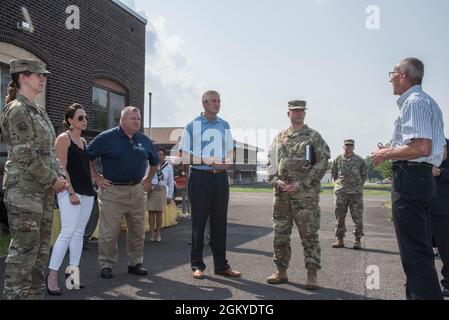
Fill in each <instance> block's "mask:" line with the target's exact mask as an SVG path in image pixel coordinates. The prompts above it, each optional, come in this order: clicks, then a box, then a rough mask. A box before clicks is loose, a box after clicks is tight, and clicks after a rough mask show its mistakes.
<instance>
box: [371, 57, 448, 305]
mask: <svg viewBox="0 0 449 320" xmlns="http://www.w3.org/2000/svg"><path fill="white" fill-rule="evenodd" d="M423 78H424V64H423V63H422V62H421V61H420V60H418V59H416V58H407V59H404V60H403V61H401V62H400V63H399V64H398V65H396V66H395V67H394V70H393V72H390V82H391V83H392V85H393V89H394V94H395V95H398V96H400V98H399V100H398V106H399V117H398V119H397V120H396V123H395V129H394V135H393V141H392V146H391V147H382V146H380V148H379V150H376V151H375V152H373V154H372V156H373V162H374V165H376V166H377V165H379V164H381V163H382V162H384V161H386V160H392V161H393V190H392V201H393V219H394V225H395V230H396V236H397V240H398V245H399V252H400V255H401V260H402V265H403V267H404V271H405V274H406V278H407V284H406V296H407V299H413V300H415V299H431V300H436V299H443V296H442V294H441V288H440V286H439V283H438V275H437V272H436V269H435V262H434V254H433V250H432V233H431V220H430V219H431V208H432V204H433V202H434V200H435V198H436V185H435V180H434V178H433V176H432V167H433V166H436V167H439V166H440V165H441V163H442V161H443V154H444V148H445V145H446V141H445V137H444V124H443V116H442V113H441V110H440V108H439V106H438V104H437V103H436V102H435V100H433V99H432V98H431V97H430V96H429V95H427V94H426V93H425V92H424V91H423V90H422V87H421V85H422V80H423Z"/></svg>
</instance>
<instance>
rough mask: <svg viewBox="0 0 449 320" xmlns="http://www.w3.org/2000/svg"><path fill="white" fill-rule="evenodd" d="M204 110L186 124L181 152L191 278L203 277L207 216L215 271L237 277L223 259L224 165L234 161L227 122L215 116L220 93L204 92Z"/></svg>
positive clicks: (226, 191) (226, 182) (226, 185)
mask: <svg viewBox="0 0 449 320" xmlns="http://www.w3.org/2000/svg"><path fill="white" fill-rule="evenodd" d="M202 100H203V107H204V113H202V114H201V115H200V116H199V117H197V118H196V119H195V120H193V121H192V122H190V123H188V124H187V126H186V128H185V130H184V134H183V138H182V141H181V146H180V151H181V152H182V158H183V163H184V164H189V165H192V172H191V175H190V179H189V197H190V202H191V206H192V251H191V265H192V271H193V277H194V278H195V279H204V270H205V269H206V265H205V264H204V260H203V248H204V229H205V227H206V223H207V220H208V218H210V237H211V239H210V246H211V249H212V254H213V258H214V267H215V274H217V275H222V276H228V277H240V276H241V273H240V272H238V271H235V270H232V268H231V266H230V265H229V264H228V261H227V260H226V233H227V215H228V204H229V178H228V174H227V172H226V167H227V166H228V165H230V164H232V163H233V159H234V139H233V138H232V133H231V129H230V126H229V123H227V122H226V121H225V120H223V119H221V118H219V117H218V116H217V115H218V113H219V112H220V108H221V99H220V94H219V93H218V92H216V91H208V92H206V93H205V94H204V95H203V99H202Z"/></svg>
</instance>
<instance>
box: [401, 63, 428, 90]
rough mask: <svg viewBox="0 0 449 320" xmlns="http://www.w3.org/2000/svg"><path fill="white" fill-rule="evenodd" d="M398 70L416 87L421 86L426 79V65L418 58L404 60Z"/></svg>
mask: <svg viewBox="0 0 449 320" xmlns="http://www.w3.org/2000/svg"><path fill="white" fill-rule="evenodd" d="M397 68H398V70H399V71H401V72H404V73H405V74H406V75H407V78H408V79H409V80H410V82H411V83H412V84H414V85H421V84H422V82H423V79H424V63H423V62H422V61H421V60H419V59H417V58H407V59H404V60H402V61H401V62H400V63H399V64H398V66H397Z"/></svg>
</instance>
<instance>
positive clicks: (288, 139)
mask: <svg viewBox="0 0 449 320" xmlns="http://www.w3.org/2000/svg"><path fill="white" fill-rule="evenodd" d="M308 151H309V155H307V153H308ZM329 158H330V149H329V146H328V145H327V143H326V142H325V141H324V139H323V138H322V137H321V135H320V134H319V133H318V132H317V131H315V130H312V129H310V128H309V127H308V126H307V125H306V126H304V128H302V129H301V130H298V131H294V130H292V129H291V128H289V129H287V130H285V131H282V132H281V133H280V134H279V135H278V136H277V137H276V138H275V139H274V142H273V145H272V146H271V149H270V154H269V169H268V170H269V179H270V183H271V184H272V185H273V187H274V188H275V191H276V192H277V191H278V186H279V184H280V183H282V182H285V183H287V184H296V185H298V186H299V192H300V193H301V192H303V193H319V192H320V188H321V179H322V178H323V177H324V175H325V174H326V171H327V168H328V161H329Z"/></svg>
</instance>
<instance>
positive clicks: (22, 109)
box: [0, 95, 64, 194]
mask: <svg viewBox="0 0 449 320" xmlns="http://www.w3.org/2000/svg"><path fill="white" fill-rule="evenodd" d="M0 129H1V142H2V143H4V144H6V146H7V148H8V160H7V162H6V164H5V175H4V178H3V188H4V189H5V190H8V189H16V190H20V191H21V192H24V193H27V194H34V193H41V192H45V191H48V190H50V189H51V188H52V186H53V184H54V183H55V181H56V178H57V176H58V175H61V176H62V175H64V171H63V168H62V167H61V165H60V163H59V161H58V160H57V159H56V151H55V147H54V144H55V140H56V135H55V130H54V128H53V125H52V124H51V121H50V119H49V117H48V115H47V113H46V112H45V110H44V109H43V108H42V107H40V106H38V105H36V104H32V103H30V102H29V101H28V100H27V99H26V98H25V97H24V96H21V95H19V96H18V97H17V99H15V100H14V101H12V102H10V103H9V104H7V105H6V106H5V107H4V108H3V110H2V112H1V114H0Z"/></svg>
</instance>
